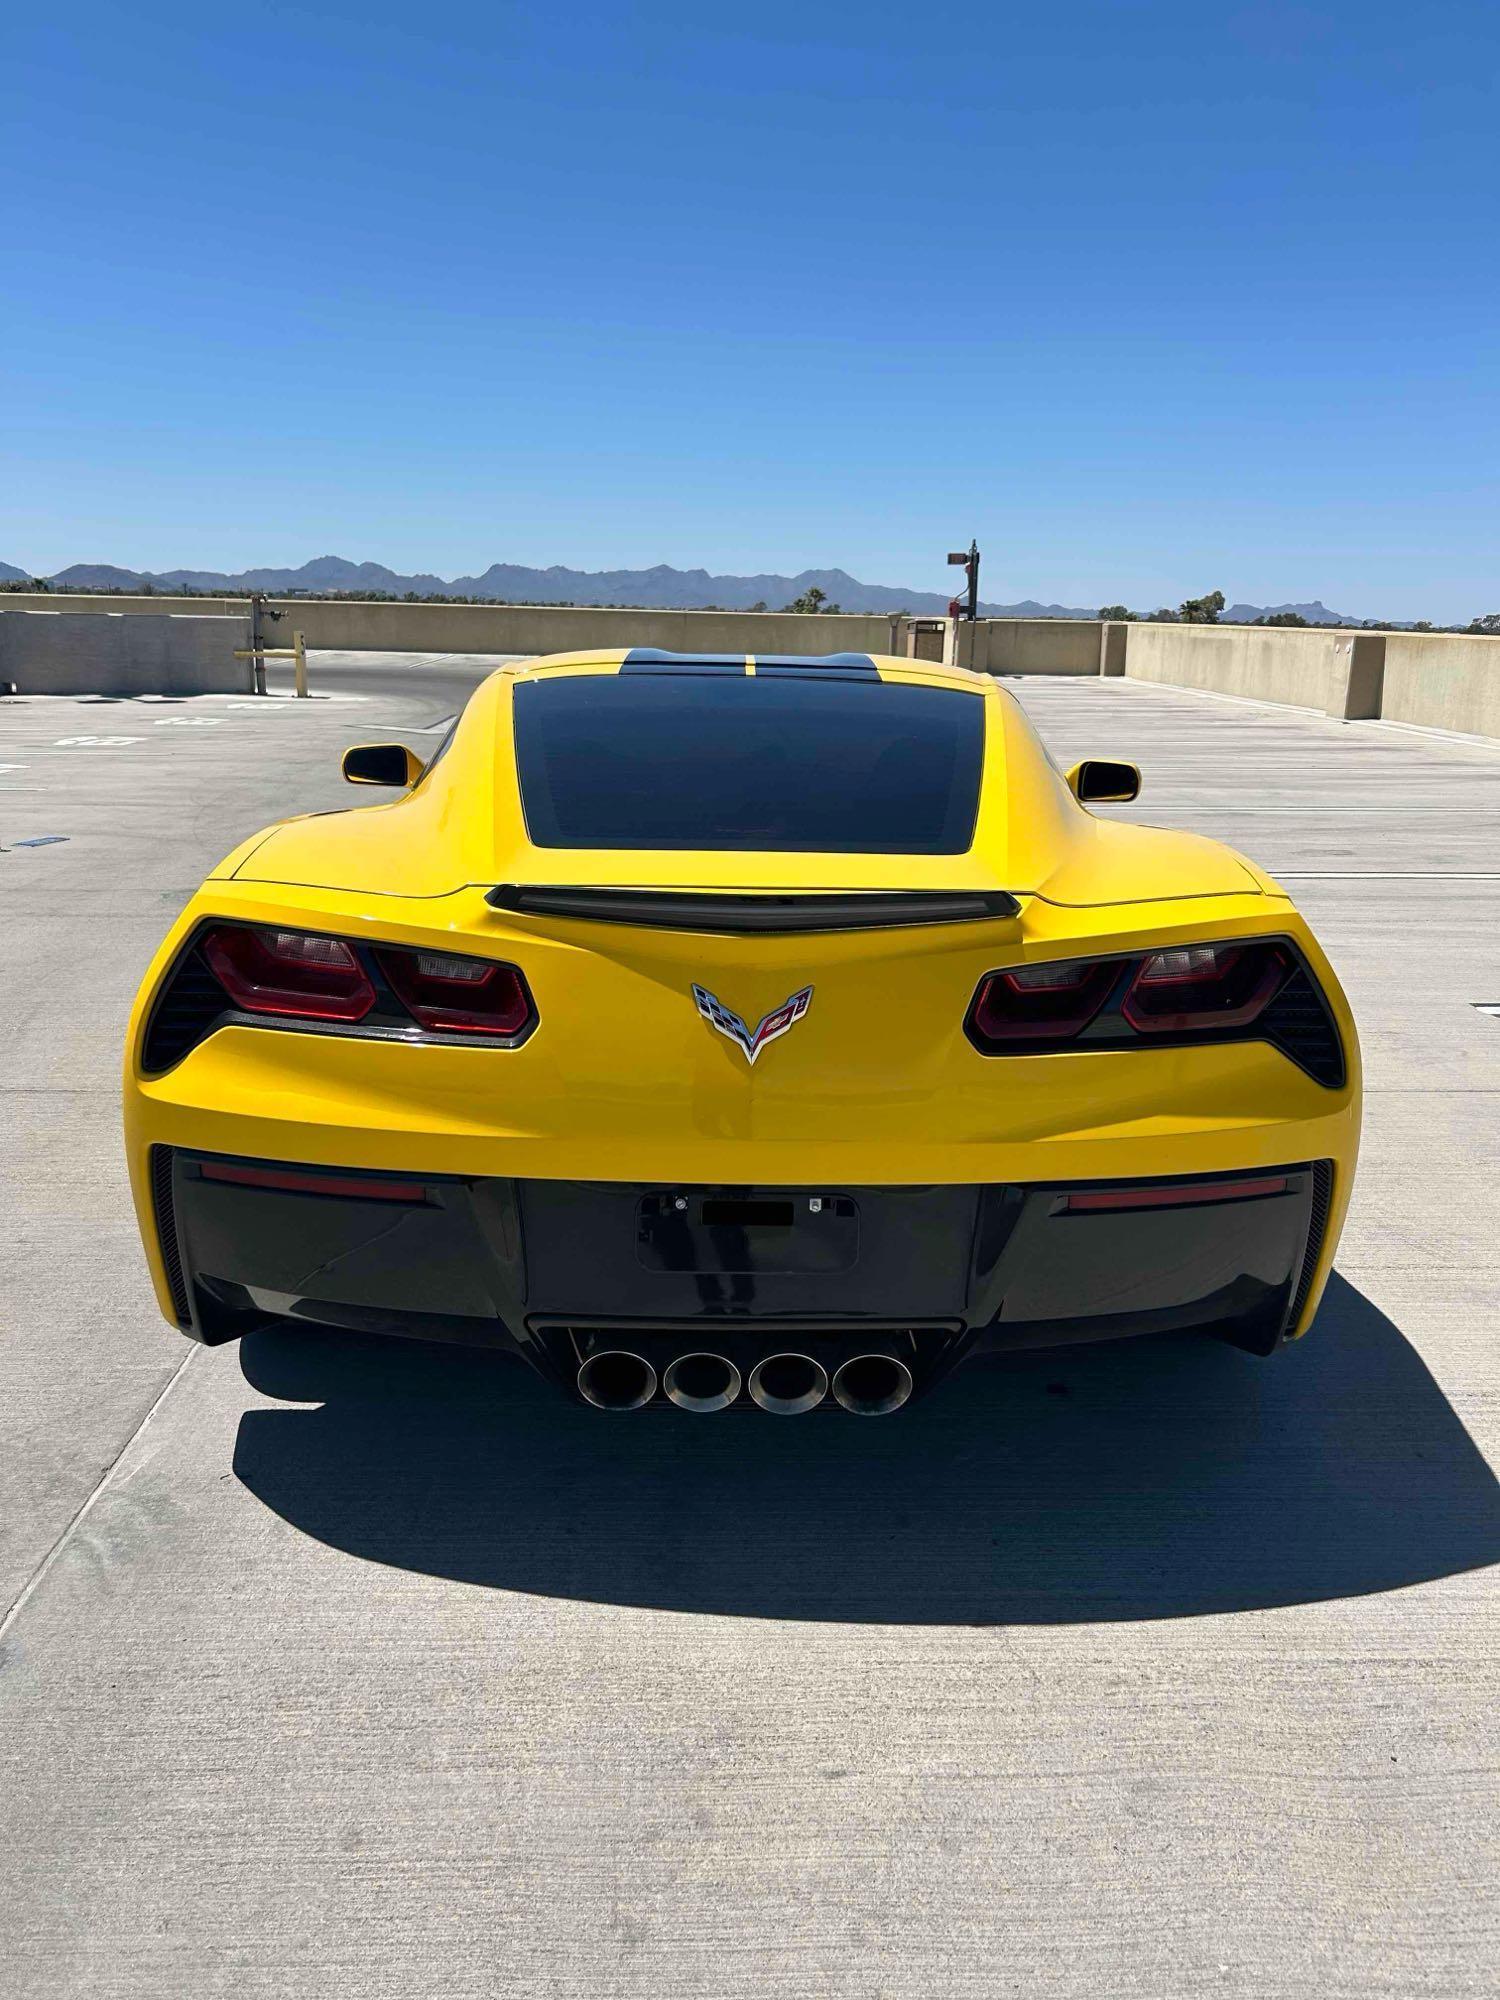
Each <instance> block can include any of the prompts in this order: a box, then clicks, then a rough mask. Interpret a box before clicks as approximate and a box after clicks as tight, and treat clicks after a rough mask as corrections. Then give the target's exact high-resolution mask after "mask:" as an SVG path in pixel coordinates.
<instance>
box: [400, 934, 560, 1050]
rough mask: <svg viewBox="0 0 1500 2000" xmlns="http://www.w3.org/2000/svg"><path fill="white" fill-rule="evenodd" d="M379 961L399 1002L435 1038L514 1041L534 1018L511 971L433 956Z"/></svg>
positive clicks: (405, 954)
mask: <svg viewBox="0 0 1500 2000" xmlns="http://www.w3.org/2000/svg"><path fill="white" fill-rule="evenodd" d="M375 956H376V958H377V959H378V960H379V962H380V969H381V971H382V972H383V973H384V974H385V976H386V978H387V979H388V980H389V981H390V983H391V987H392V990H393V991H394V993H395V995H396V997H397V999H398V1000H400V1002H401V1003H402V1005H403V1006H404V1007H406V1008H408V1009H409V1010H410V1012H411V1014H412V1017H413V1019H415V1020H418V1021H420V1022H421V1024H422V1026H423V1027H424V1028H431V1029H432V1030H433V1031H434V1032H435V1033H439V1034H447V1035H514V1034H519V1032H520V1031H521V1029H522V1028H524V1027H525V1025H526V1023H527V1021H528V1020H529V1019H530V1017H531V995H530V994H529V993H528V992H527V991H526V984H525V981H524V980H523V979H522V978H521V975H520V973H519V972H517V970H516V968H515V967H514V966H513V965H499V964H496V963H495V961H494V960H493V959H486V958H456V957H450V956H449V955H447V954H446V953H439V952H431V951H378V952H376V954H375Z"/></svg>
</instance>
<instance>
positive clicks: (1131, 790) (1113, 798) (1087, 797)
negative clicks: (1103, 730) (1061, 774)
mask: <svg viewBox="0 0 1500 2000" xmlns="http://www.w3.org/2000/svg"><path fill="white" fill-rule="evenodd" d="M1068 789H1069V791H1070V792H1071V793H1072V794H1073V796H1074V798H1075V799H1077V801H1078V803H1079V804H1080V805H1081V806H1088V805H1103V804H1104V803H1105V802H1106V801H1108V802H1109V803H1111V804H1114V805H1123V804H1124V803H1125V801H1126V800H1127V799H1133V798H1135V797H1136V796H1137V795H1138V794H1139V792H1140V789H1141V773H1140V767H1139V765H1136V764H1115V763H1111V762H1110V761H1109V760H1108V759H1107V758H1104V757H1085V758H1084V760H1083V762H1082V763H1081V764H1075V765H1074V766H1073V768H1072V770H1071V771H1069V773H1068Z"/></svg>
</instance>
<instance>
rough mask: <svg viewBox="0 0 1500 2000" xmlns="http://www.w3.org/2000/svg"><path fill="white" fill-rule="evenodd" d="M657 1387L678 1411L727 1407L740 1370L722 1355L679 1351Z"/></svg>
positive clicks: (738, 1391) (736, 1392) (738, 1384)
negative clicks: (665, 1393)
mask: <svg viewBox="0 0 1500 2000" xmlns="http://www.w3.org/2000/svg"><path fill="white" fill-rule="evenodd" d="M661 1386H662V1387H663V1389H665V1390H666V1392H667V1399H668V1401H669V1402H673V1403H675V1404H676V1405H677V1407H678V1409H679V1410H727V1409H728V1407H729V1405H730V1404H731V1403H732V1402H733V1401H734V1399H735V1397H736V1396H737V1395H738V1394H739V1393H740V1371H739V1369H738V1368H736V1367H735V1365H734V1363H733V1362H732V1361H730V1360H729V1359H728V1358H727V1357H726V1356H725V1355H722V1354H679V1355H678V1357H677V1359H676V1360H675V1361H673V1362H670V1363H669V1364H668V1367H667V1372H666V1373H665V1375H663V1376H662V1378H661Z"/></svg>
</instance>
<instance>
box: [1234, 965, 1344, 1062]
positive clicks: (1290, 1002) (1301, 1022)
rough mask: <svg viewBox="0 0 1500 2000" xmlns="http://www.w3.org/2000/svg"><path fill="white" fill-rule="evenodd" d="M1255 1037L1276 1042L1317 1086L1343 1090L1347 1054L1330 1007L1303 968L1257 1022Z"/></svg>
mask: <svg viewBox="0 0 1500 2000" xmlns="http://www.w3.org/2000/svg"><path fill="white" fill-rule="evenodd" d="M1253 1033H1254V1035H1255V1038H1256V1039H1257V1040H1261V1039H1262V1038H1263V1039H1264V1040H1266V1041H1268V1042H1274V1043H1275V1045H1276V1047H1277V1048H1279V1049H1280V1050H1281V1052H1282V1054H1283V1055H1287V1056H1290V1057H1291V1059H1292V1061H1293V1062H1294V1063H1296V1064H1297V1065H1298V1067H1299V1068H1301V1069H1305V1070H1306V1071H1307V1073H1308V1075H1309V1076H1310V1077H1312V1078H1313V1079H1314V1081H1315V1082H1317V1083H1321V1084H1323V1085H1325V1086H1326V1087H1327V1088H1328V1089H1329V1090H1339V1089H1341V1088H1342V1087H1343V1082H1344V1051H1343V1048H1342V1046H1341V1044H1340V1042H1339V1033H1338V1029H1337V1028H1336V1027H1335V1026H1334V1022H1333V1016H1332V1015H1331V1014H1330V1013H1329V1011H1328V1003H1327V1002H1326V1001H1325V1000H1324V998H1323V996H1322V994H1321V993H1320V992H1319V991H1318V989H1317V987H1316V986H1315V985H1314V984H1313V982H1312V980H1311V979H1310V978H1309V977H1308V975H1307V973H1306V972H1305V971H1304V970H1303V969H1302V967H1301V966H1300V965H1299V966H1298V967H1297V970H1296V971H1295V972H1294V973H1293V974H1292V976H1291V978H1290V979H1289V980H1288V981H1287V983H1286V985H1285V986H1283V987H1282V989H1281V991H1280V992H1279V993H1278V994H1277V996H1276V998H1275V999H1274V1000H1273V1001H1272V1003H1271V1005H1270V1006H1269V1007H1268V1008H1267V1009H1266V1011H1265V1013H1264V1014H1262V1015H1261V1017H1260V1019H1259V1020H1258V1021H1257V1022H1256V1024H1255V1027H1254V1030H1253Z"/></svg>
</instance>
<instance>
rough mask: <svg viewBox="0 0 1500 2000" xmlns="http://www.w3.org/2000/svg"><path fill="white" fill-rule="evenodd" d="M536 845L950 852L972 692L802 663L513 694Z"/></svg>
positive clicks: (595, 681) (970, 833) (963, 788)
mask: <svg viewBox="0 0 1500 2000" xmlns="http://www.w3.org/2000/svg"><path fill="white" fill-rule="evenodd" d="M515 715H516V761H517V765H518V767H519V770H520V777H521V800H522V804H523V806H524V808H525V812H526V826H527V831H528V832H529V834H530V836H531V839H532V842H533V843H534V844H535V845H536V846H538V847H643V848H719V849H741V850H762V851H769V852H774V853H818V854H962V853H963V852H964V850H965V849H966V848H967V847H968V846H969V844H970V842H971V841H972V839H973V837H974V817H975V813H976V811H977V810H978V804H979V775H980V766H981V763H982V761H983V757H984V703H983V701H982V700H980V699H979V697H978V696H976V695H972V694H968V693H965V692H963V691H961V690H959V689H949V688H930V687H911V686H907V685H903V684H901V683H899V682H887V681H879V680H836V679H833V678H827V679H820V678H818V677H817V676H816V674H806V675H803V674H775V675H770V674H767V675H754V676H750V675H718V674H714V675H703V676H698V675H692V674H680V673H679V674H663V675H660V676H658V675H653V674H640V673H636V674H621V675H618V676H616V675H613V674H586V675H572V676H569V677H567V678H565V679H563V678H560V679H557V680H538V681H523V682H522V683H521V684H520V686H518V687H517V689H516V695H515Z"/></svg>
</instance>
